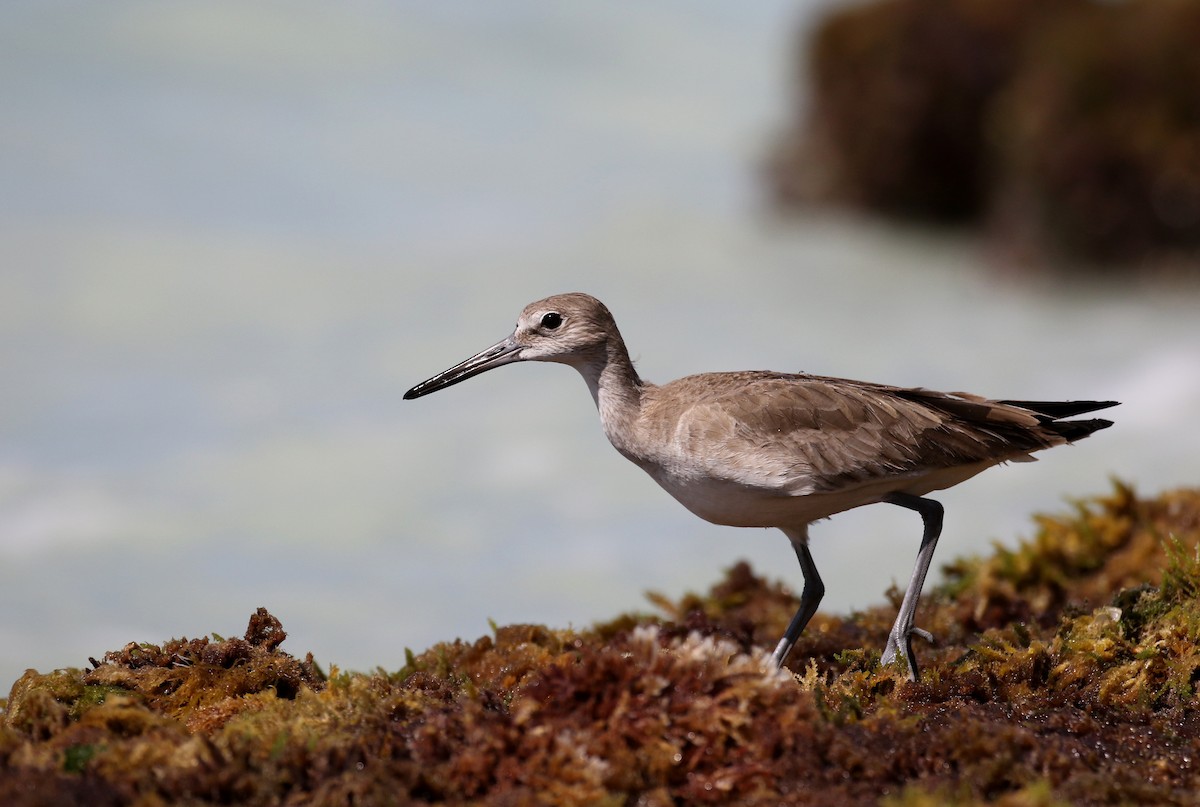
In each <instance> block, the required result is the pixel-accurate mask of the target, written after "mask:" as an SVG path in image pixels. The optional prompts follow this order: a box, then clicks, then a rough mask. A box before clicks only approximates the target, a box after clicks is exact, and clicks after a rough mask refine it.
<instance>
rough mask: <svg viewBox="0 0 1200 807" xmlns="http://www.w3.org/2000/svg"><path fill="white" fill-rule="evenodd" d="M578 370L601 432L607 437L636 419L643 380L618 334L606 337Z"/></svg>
mask: <svg viewBox="0 0 1200 807" xmlns="http://www.w3.org/2000/svg"><path fill="white" fill-rule="evenodd" d="M578 369H579V372H580V373H581V374H582V375H583V379H584V381H586V382H587V385H588V389H589V390H591V393H592V400H594V401H595V402H596V409H598V410H599V412H600V422H601V423H602V424H603V425H604V431H605V432H606V433H607V434H609V435H610V437H611V435H612V433H613V431H614V429H619V428H620V425H621V424H623V423H626V422H629V421H632V420H634V419H636V418H637V415H638V412H639V411H640V409H641V405H642V390H643V388H644V387H645V382H643V381H642V379H641V378H639V377H638V374H637V371H636V370H635V369H633V362H632V361H630V359H629V351H628V350H627V349H626V348H625V342H624V341H623V340H622V339H621V338H620V336H615V337H613V338H610V339H609V340H608V341H607V342H606V344H605V345H604V349H603V351H597V353H596V355H595V356H594V357H592V359H591V360H590V361H588V362H587V363H585V364H583V365H580V366H579V367H578Z"/></svg>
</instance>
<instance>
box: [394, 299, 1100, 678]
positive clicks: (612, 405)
mask: <svg viewBox="0 0 1200 807" xmlns="http://www.w3.org/2000/svg"><path fill="white" fill-rule="evenodd" d="M519 361H548V362H558V363H559V364H567V365H570V366H571V367H574V368H575V369H576V370H578V371H579V373H580V374H581V375H582V376H583V379H584V381H586V382H587V386H588V389H589V390H590V391H591V393H592V399H593V400H594V401H595V402H596V408H597V409H598V410H599V412H600V423H601V425H602V426H603V428H604V434H605V435H606V436H607V437H608V439H609V442H611V443H612V445H613V447H614V448H616V449H617V451H619V452H620V453H621V454H622V455H623V456H624V457H626V458H627V459H629V460H630V461H632V462H633V463H634V464H636V465H637V466H638V467H640V468H641V469H642V470H644V471H645V472H646V473H648V474H650V476H651V477H652V478H653V479H654V481H655V482H657V483H658V484H659V485H661V486H662V487H663V488H664V489H665V490H666V491H667V492H668V493H670V494H671V495H672V496H674V497H675V498H676V499H677V500H678V501H679V502H680V503H681V504H682V505H683V506H684V507H686V508H687V509H688V510H690V511H692V512H693V513H695V514H696V515H698V516H699V517H700V518H703V519H704V520H706V521H711V522H713V523H715V524H724V525H728V526H731V527H777V528H779V529H780V530H782V531H783V533H784V534H785V535H787V537H788V539H789V540H790V541H791V543H792V547H793V548H794V549H795V551H796V557H797V558H798V559H799V561H800V571H801V573H802V574H803V577H804V588H803V590H802V591H801V593H800V607H799V609H798V610H797V611H796V615H795V617H793V618H792V620H791V622H790V624H789V625H788V627H787V631H786V632H785V633H784V636H783V638H782V639H780V641H779V644H778V646H777V647H776V648H775V652H774V654H773V655H772V659H773V660H774V662H775V664H776V665H777V666H783V663H784V661H785V660H786V659H787V656H788V654H789V653H790V652H791V650H792V647H793V646H794V645H795V643H796V640H797V639H798V638H799V637H800V634H801V632H803V630H804V626H805V625H807V624H808V621H809V620H810V619H811V618H812V616H813V614H814V613H816V610H817V606H818V604H819V603H820V602H821V598H822V597H823V596H824V594H825V586H824V584H823V583H822V582H821V576H820V575H819V574H818V573H817V567H816V564H815V563H813V557H812V554H811V553H810V551H809V548H808V526H809V524H811V523H812V522H814V521H817V520H819V519H823V518H827V517H828V516H832V515H834V514H836V513H841V512H843V511H846V510H850V509H852V508H855V507H861V506H862V505H866V504H875V503H877V502H887V503H888V504H894V505H898V506H900V507H904V508H907V509H909V510H915V511H916V512H917V513H918V514H920V516H921V519H922V523H923V524H924V532H923V534H922V537H921V544H920V549H919V550H918V552H917V562H916V567H915V568H914V570H913V573H912V578H911V580H910V581H909V584H908V588H907V589H906V590H905V592H904V598H903V599H902V601H901V604H900V609H899V612H898V613H897V615H896V622H895V624H894V625H893V626H892V629H891V631H889V633H888V638H887V644H886V645H885V647H884V651H883V654H882V656H881V663H882V664H883V665H888V664H893V663H895V662H896V661H897V658H898V657H899V658H900V659H903V661H904V663H905V664H906V666H907V671H908V677H909V678H910V679H911V680H914V681H917V680H920V671H919V669H918V667H917V662H916V658H915V657H914V655H913V652H912V637H913V636H920V637H922V638H924V639H926V640H927V641H930V642H932V641H933V637H932V636H931V635H930V634H929V633H928V632H927V631H925V630H922V629H921V628H917V627H915V626H914V624H913V623H914V619H915V617H916V611H917V602H918V600H919V599H920V596H921V589H922V587H923V586H924V584H925V576H926V574H927V572H928V571H929V564H930V562H931V561H932V559H933V551H934V548H935V546H936V545H937V540H938V537H939V535H940V534H941V531H942V513H943V509H942V505H941V504H940V503H938V502H936V501H934V500H933V499H929V498H926V494H928V493H931V492H933V491H936V490H944V489H946V488H949V487H952V486H953V485H957V484H958V483H960V482H962V481H964V480H966V479H969V478H970V477H972V476H975V474H977V473H979V472H980V471H982V470H984V469H985V468H989V467H991V466H993V465H997V464H999V463H1002V462H1008V461H1018V462H1021V461H1031V460H1033V459H1034V458H1033V457H1032V456H1030V454H1031V452H1034V451H1040V450H1042V449H1044V448H1051V447H1053V446H1057V445H1062V444H1064V443H1070V442H1073V441H1075V440H1079V439H1082V438H1084V437H1087V436H1088V435H1090V434H1091V433H1092V432H1094V431H1097V430H1099V429H1104V428H1107V427H1109V426H1111V425H1112V421H1109V420H1102V419H1090V420H1063V419H1062V418H1068V417H1072V416H1074V415H1080V414H1084V413H1086V412H1092V411H1095V410H1098V409H1105V408H1107V407H1110V406H1116V405H1117V402H1116V401H1010V400H989V399H987V398H983V397H980V396H978V395H970V394H967V393H963V392H935V391H933V390H927V389H922V388H920V387H913V388H909V387H893V386H888V385H885V384H872V383H868V382H864V381H851V380H849V379H844V378H829V377H825V376H817V375H808V374H804V373H776V372H769V371H761V370H752V371H746V372H724V373H701V374H699V375H692V376H687V377H685V378H680V379H678V380H676V381H672V382H670V383H668V384H663V385H661V386H659V385H656V384H651V383H650V382H648V381H644V380H643V379H642V378H641V377H639V376H638V374H637V371H636V370H635V369H634V367H633V362H632V361H630V359H629V351H628V350H627V349H626V348H625V342H624V340H623V339H622V338H621V333H620V331H618V330H617V324H616V322H615V321H614V320H613V317H612V314H610V313H609V311H608V309H607V308H606V307H605V306H604V304H603V303H601V302H600V301H599V300H597V299H596V298H594V297H591V296H589V295H587V294H579V293H573V294H558V295H555V296H553V297H547V298H546V299H544V300H539V301H538V302H535V303H531V304H529V305H527V306H526V307H525V309H524V310H523V311H522V312H521V315H520V317H518V318H517V324H516V328H515V329H514V330H513V332H512V334H510V335H509V336H508V337H506V338H504V339H503V340H501V341H500V342H497V343H496V344H494V345H492V346H491V347H489V348H487V349H485V350H483V351H481V352H479V353H476V354H475V355H474V356H472V357H471V358H469V359H466V360H465V361H462V362H460V363H459V364H456V365H454V366H453V367H451V368H450V369H448V370H446V371H444V372H441V373H438V374H437V375H435V376H433V377H432V378H430V379H428V380H426V381H422V382H421V383H420V384H417V385H416V386H415V387H413V388H412V389H410V390H409V391H408V392H406V393H405V394H404V398H405V399H406V400H410V399H413V398H419V397H421V396H423V395H428V394H429V393H431V392H436V391H437V390H440V389H444V388H445V387H449V386H451V385H453V384H457V383H459V382H460V381H466V380H467V379H468V378H471V377H473V376H476V375H479V374H480V373H483V372H486V371H487V370H491V369H493V368H495V367H500V366H502V365H505V364H512V363H513V362H519Z"/></svg>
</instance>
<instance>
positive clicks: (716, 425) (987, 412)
mask: <svg viewBox="0 0 1200 807" xmlns="http://www.w3.org/2000/svg"><path fill="white" fill-rule="evenodd" d="M693 378H694V379H695V382H696V383H699V382H702V383H703V385H704V390H703V391H697V392H696V393H695V394H692V395H690V396H688V397H687V399H689V400H692V401H694V403H692V405H691V406H690V407H688V409H687V411H685V412H683V413H682V414H681V416H680V417H679V418H678V419H677V421H676V433H675V445H676V446H677V447H678V448H679V450H680V451H682V452H683V453H684V454H685V455H686V456H687V457H688V458H689V460H690V461H692V462H694V463H697V464H698V465H702V466H703V467H704V469H705V471H706V472H707V473H708V474H710V475H712V476H716V477H719V478H724V479H728V480H730V481H736V482H739V483H741V484H746V485H750V486H753V487H758V488H762V489H769V490H776V491H779V492H781V493H819V492H827V491H833V490H839V489H842V488H846V487H854V486H857V485H859V484H866V483H869V482H872V481H876V480H879V479H884V478H888V477H895V476H907V475H914V474H917V473H921V472H923V471H927V470H930V469H937V468H951V467H956V466H961V465H971V464H975V463H978V462H981V461H999V460H1001V459H1004V458H1010V457H1022V456H1024V455H1025V454H1026V453H1027V452H1028V451H1032V450H1037V449H1039V448H1045V447H1048V446H1050V445H1055V444H1057V443H1058V442H1061V440H1055V439H1053V436H1052V435H1048V434H1047V435H1043V434H1039V432H1040V431H1041V430H1040V429H1039V427H1038V420H1037V418H1036V417H1034V416H1033V415H1032V414H1030V413H1029V412H1026V411H1023V410H1020V409H1017V408H1015V407H1010V406H1005V405H1002V404H997V403H995V402H992V401H988V400H986V399H984V398H980V397H978V396H970V395H960V394H947V393H937V392H931V391H928V390H916V389H904V388H896V387H887V386H883V385H875V384H867V383H863V382H857V381H848V380H844V379H834V378H823V377H818V376H792V375H782V374H773V373H730V374H719V375H709V376H700V377H693ZM691 380H692V379H681V380H680V382H675V383H676V384H678V383H681V382H687V381H691ZM677 400H678V399H677Z"/></svg>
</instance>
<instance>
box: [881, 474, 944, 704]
mask: <svg viewBox="0 0 1200 807" xmlns="http://www.w3.org/2000/svg"><path fill="white" fill-rule="evenodd" d="M884 501H885V502H888V503H889V504H896V505H899V506H900V507H906V508H908V509H909V510H916V511H917V512H918V513H920V514H921V521H923V522H924V524H925V534H924V535H922V536H921V548H920V549H919V550H918V551H917V565H916V567H915V568H914V569H913V573H912V579H911V580H909V581H908V588H907V589H905V591H904V599H903V600H901V602H900V612H899V613H898V614H896V624H894V625H892V630H891V632H890V633H889V634H888V640H887V646H886V647H884V649H883V658H882V663H883V664H885V665H886V664H891V663H893V662H894V661H895V660H896V655H897V654H899V655H900V657H901V658H903V659H904V661H905V662H906V663H907V664H908V678H909V680H911V681H919V680H921V672H920V670H919V669H918V668H917V659H916V656H914V655H913V652H912V637H913V634H916V635H917V636H920V637H921V638H923V639H925V641H927V642H932V641H933V636H932V635H931V634H930V633H929V631H925V630H921V629H920V628H915V627H913V620H914V619H915V618H916V615H917V601H918V600H920V599H921V589H922V588H923V587H924V586H925V575H926V574H928V572H929V564H930V563H931V562H932V561H933V550H934V549H935V548H936V547H937V540H938V536H940V535H941V534H942V514H943V512H944V511H943V509H942V505H941V504H940V503H938V502H935V501H934V500H933V499H922V498H921V497H920V496H913V495H912V494H910V493H892V494H889V495H888V496H887V497H885V498H884Z"/></svg>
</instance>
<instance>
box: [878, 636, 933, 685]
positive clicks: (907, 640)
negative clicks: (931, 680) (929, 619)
mask: <svg viewBox="0 0 1200 807" xmlns="http://www.w3.org/2000/svg"><path fill="white" fill-rule="evenodd" d="M914 636H920V637H921V638H922V639H924V640H925V641H927V642H929V643H930V644H936V642H935V641H934V638H933V634H932V633H930V632H929V631H927V630H924V629H923V628H916V627H911V626H910V627H909V628H908V629H907V630H904V629H898V628H895V627H893V628H892V630H891V632H890V633H888V640H887V644H886V645H885V646H884V648H883V656H882V658H880V661H879V663H880V665H881V666H884V667H886V666H888V665H889V664H895V663H896V657H897V656H899V657H900V658H902V659H904V663H905V665H906V666H907V667H908V680H910V681H920V680H921V671H920V669H918V667H917V657H916V656H914V655H913V651H912V637H914Z"/></svg>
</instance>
